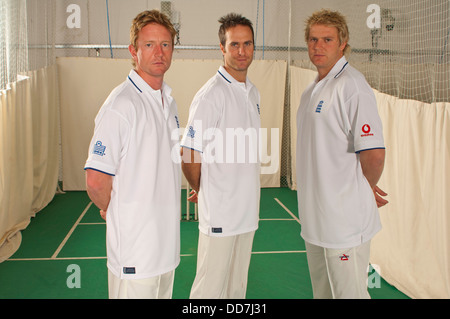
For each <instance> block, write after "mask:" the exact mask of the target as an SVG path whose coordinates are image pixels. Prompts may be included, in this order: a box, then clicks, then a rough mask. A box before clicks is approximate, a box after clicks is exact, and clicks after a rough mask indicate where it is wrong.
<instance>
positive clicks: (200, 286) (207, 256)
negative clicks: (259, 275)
mask: <svg viewBox="0 0 450 319" xmlns="http://www.w3.org/2000/svg"><path fill="white" fill-rule="evenodd" d="M254 235H255V232H254V231H252V232H249V233H245V234H240V235H235V236H227V237H210V236H207V235H205V234H203V233H202V232H200V233H199V239H198V252H197V273H196V276H195V280H194V283H193V285H192V289H191V295H190V298H191V299H244V298H245V294H246V292H247V278H248V268H249V266H250V258H251V254H252V246H253V237H254Z"/></svg>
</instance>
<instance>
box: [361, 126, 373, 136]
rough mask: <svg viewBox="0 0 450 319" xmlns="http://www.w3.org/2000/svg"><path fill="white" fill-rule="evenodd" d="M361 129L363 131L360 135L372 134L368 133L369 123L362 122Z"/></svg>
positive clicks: (369, 129)
mask: <svg viewBox="0 0 450 319" xmlns="http://www.w3.org/2000/svg"><path fill="white" fill-rule="evenodd" d="M362 131H363V133H364V134H361V137H364V136H373V134H371V133H370V131H371V128H370V125H369V124H364V125H363V127H362Z"/></svg>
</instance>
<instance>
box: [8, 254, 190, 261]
mask: <svg viewBox="0 0 450 319" xmlns="http://www.w3.org/2000/svg"><path fill="white" fill-rule="evenodd" d="M192 256H196V255H194V254H181V255H180V257H192ZM93 259H106V256H104V257H55V258H53V257H51V258H10V259H6V261H56V260H93Z"/></svg>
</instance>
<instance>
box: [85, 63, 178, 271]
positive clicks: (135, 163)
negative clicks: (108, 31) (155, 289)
mask: <svg viewBox="0 0 450 319" xmlns="http://www.w3.org/2000/svg"><path fill="white" fill-rule="evenodd" d="M170 93H171V89H170V87H169V86H167V85H166V84H165V83H164V84H163V87H162V90H153V89H152V88H151V87H150V86H149V85H148V84H147V83H146V82H145V81H144V80H143V79H142V78H141V77H140V76H139V75H138V74H137V73H136V72H135V71H134V70H132V71H131V72H130V74H129V76H128V78H127V79H126V81H125V82H123V83H122V84H121V85H119V86H118V87H116V88H115V89H114V90H113V91H112V92H111V94H110V95H109V97H108V98H107V99H106V101H105V103H104V105H103V106H102V108H101V109H100V111H99V113H98V114H97V117H96V119H95V131H94V135H93V138H92V141H91V145H90V149H89V157H88V159H87V162H86V165H85V169H95V170H98V171H101V172H104V173H106V174H110V175H112V176H114V177H113V189H112V193H111V201H110V203H109V206H108V211H107V217H106V223H107V234H106V235H107V240H106V245H107V255H108V261H107V265H108V268H109V269H110V270H111V272H112V273H113V274H114V275H115V276H117V277H119V278H122V279H142V278H148V277H153V276H157V275H160V274H163V273H166V272H168V271H171V270H173V269H175V268H176V267H177V265H178V263H179V261H180V196H181V167H180V162H181V159H180V156H179V147H180V146H179V141H178V138H179V135H178V128H179V125H178V113H177V106H176V104H175V100H174V99H173V98H172V97H171V96H170Z"/></svg>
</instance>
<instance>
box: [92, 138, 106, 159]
mask: <svg viewBox="0 0 450 319" xmlns="http://www.w3.org/2000/svg"><path fill="white" fill-rule="evenodd" d="M105 150H106V146H103V145H102V142H101V141H97V142H96V143H95V145H94V151H93V153H94V154H95V155H100V156H103V155H105Z"/></svg>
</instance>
